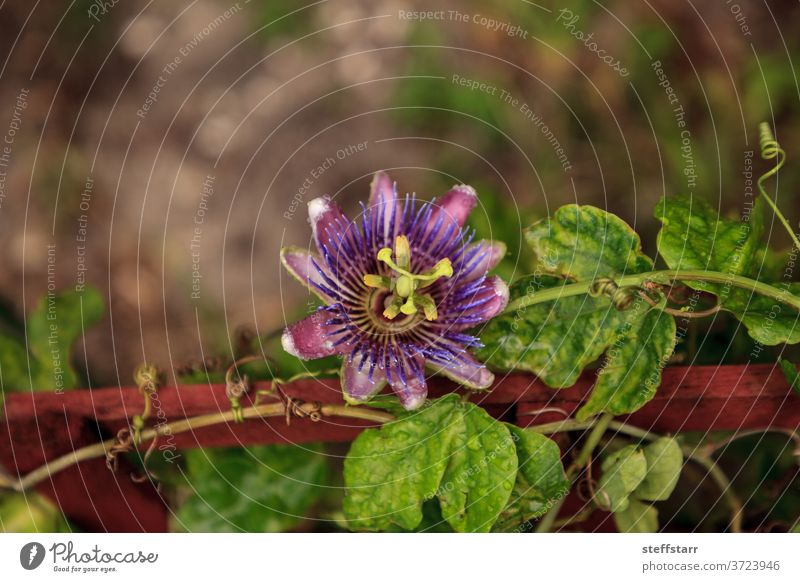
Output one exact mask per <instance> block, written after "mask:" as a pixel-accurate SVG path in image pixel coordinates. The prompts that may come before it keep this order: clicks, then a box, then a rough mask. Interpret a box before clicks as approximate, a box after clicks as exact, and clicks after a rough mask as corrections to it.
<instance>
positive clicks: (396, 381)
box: [389, 356, 428, 410]
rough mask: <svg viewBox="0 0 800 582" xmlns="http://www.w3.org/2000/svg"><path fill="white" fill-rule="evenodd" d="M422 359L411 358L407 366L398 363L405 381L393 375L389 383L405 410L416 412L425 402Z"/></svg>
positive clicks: (426, 391)
mask: <svg viewBox="0 0 800 582" xmlns="http://www.w3.org/2000/svg"><path fill="white" fill-rule="evenodd" d="M424 364H425V362H424V359H423V358H422V357H420V356H414V357H413V363H412V361H411V360H409V361H408V363H407V364H404V363H402V362H401V363H400V365H401V366H404V374H403V376H405V379H403V380H401V379H400V378H398V377H397V374H395V377H394V378H393V379H392V380H391V381H390V382H389V385H391V387H392V390H393V391H394V393H395V394H396V395H397V398H398V399H399V400H400V404H402V405H403V408H405V409H406V410H416V409H417V408H419V407H420V406H422V404H423V403H424V402H425V398H427V396H428V386H427V384H426V383H425V372H424Z"/></svg>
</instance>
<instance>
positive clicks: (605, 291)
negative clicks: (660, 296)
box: [589, 277, 639, 311]
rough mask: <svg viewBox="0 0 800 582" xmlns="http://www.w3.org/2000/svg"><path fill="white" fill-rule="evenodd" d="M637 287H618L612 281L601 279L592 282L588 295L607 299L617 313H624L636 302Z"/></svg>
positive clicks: (606, 278) (605, 278)
mask: <svg viewBox="0 0 800 582" xmlns="http://www.w3.org/2000/svg"><path fill="white" fill-rule="evenodd" d="M638 292H639V287H620V286H619V285H617V283H616V282H615V281H614V280H613V279H609V278H608V277H601V278H599V279H595V280H594V281H592V284H591V285H590V286H589V295H591V296H592V297H602V296H605V297H608V298H609V299H611V303H612V304H613V305H614V307H615V308H616V309H618V310H619V311H625V310H626V309H628V307H630V306H631V305H632V304H633V302H634V301H635V300H636V296H637V293H638Z"/></svg>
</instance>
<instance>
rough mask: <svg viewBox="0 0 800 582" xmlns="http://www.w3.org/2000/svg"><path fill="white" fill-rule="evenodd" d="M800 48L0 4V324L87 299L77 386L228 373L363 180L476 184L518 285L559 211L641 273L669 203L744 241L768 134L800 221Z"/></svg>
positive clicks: (209, 10)
mask: <svg viewBox="0 0 800 582" xmlns="http://www.w3.org/2000/svg"><path fill="white" fill-rule="evenodd" d="M798 31H800V5H798V3H797V2H791V1H788V0H787V1H777V2H769V3H767V2H756V1H748V0H719V1H716V2H704V3H693V2H673V1H668V0H650V1H649V2H629V1H623V0H605V1H603V2H597V1H594V0H589V1H586V0H575V1H572V2H569V3H554V2H549V1H547V0H540V1H537V2H532V1H528V0H503V1H500V2H476V1H461V2H455V1H447V0H437V1H436V2H434V3H433V4H432V3H430V2H413V1H407V2H396V1H390V0H380V1H367V0H348V1H344V0H321V1H318V2H312V3H308V4H305V3H298V2H290V1H288V0H270V1H263V2H262V1H255V0H253V1H250V2H248V1H246V0H239V1H238V2H232V1H229V0H194V1H191V2H182V1H181V2H153V1H151V2H144V1H125V2H116V3H115V2H113V1H106V2H101V1H100V0H92V1H88V0H73V1H71V2H37V3H29V2H21V1H19V0H16V1H14V0H12V1H10V2H9V1H7V2H3V3H2V4H0V79H2V82H1V83H0V133H3V134H4V136H3V137H0V139H3V140H4V141H3V143H2V144H0V172H2V173H1V174H0V248H2V254H1V255H0V256H1V257H2V259H1V262H0V265H2V268H1V269H0V314H1V318H0V326H2V329H4V330H6V331H7V332H8V333H9V334H13V333H16V334H18V335H19V334H24V329H25V326H24V324H23V323H22V322H23V321H24V319H25V317H26V316H27V315H28V314H29V313H30V312H31V311H32V310H34V309H35V307H36V305H37V302H38V301H39V298H41V297H42V296H43V295H45V294H46V293H47V292H48V289H50V290H53V289H55V290H68V289H76V288H77V289H81V288H82V286H84V285H85V286H91V287H93V288H95V289H97V290H98V292H99V295H100V296H101V297H102V301H103V303H104V304H105V309H104V310H103V311H102V315H98V320H99V323H98V324H97V325H95V326H93V327H92V328H91V329H88V330H87V333H86V342H85V344H84V343H81V342H79V345H78V346H77V348H76V349H75V350H74V351H73V354H72V363H73V365H74V367H75V368H76V369H77V370H78V371H79V372H80V374H81V375H83V376H84V378H85V380H86V382H88V383H89V384H90V385H91V386H98V387H99V386H105V385H117V384H120V383H122V384H130V383H132V382H131V375H132V373H133V370H134V368H135V367H136V365H137V364H139V363H140V362H142V361H151V362H155V363H157V364H158V365H159V366H160V367H161V368H162V369H165V370H170V375H171V374H172V372H173V370H172V368H171V366H173V365H175V366H184V365H187V366H188V367H189V368H190V369H191V368H192V366H193V365H194V366H196V364H193V363H196V362H198V361H200V360H202V359H203V358H206V357H208V356H209V355H220V356H221V357H223V358H224V357H227V356H229V355H231V354H232V353H233V352H234V351H235V349H236V342H237V341H238V340H237V337H238V335H239V334H240V330H250V333H254V332H257V333H259V334H263V335H268V334H269V333H270V332H271V330H275V329H280V328H281V327H282V326H283V325H284V323H285V322H286V321H291V320H294V319H296V318H297V317H298V315H299V314H301V313H302V312H304V311H306V310H307V309H308V308H309V300H310V298H309V296H308V293H307V292H306V291H305V290H304V289H302V288H301V287H300V286H299V285H298V284H296V283H295V282H294V281H292V280H290V278H288V277H287V276H286V275H285V274H284V273H282V272H281V269H280V265H279V259H278V251H279V249H280V247H281V246H283V245H286V244H297V245H302V246H305V245H308V244H309V241H310V228H309V226H308V223H307V220H306V203H307V202H308V201H309V200H311V199H312V198H314V197H317V196H320V195H323V194H326V195H330V196H332V197H334V198H336V199H337V200H338V201H339V202H340V204H341V205H342V206H343V207H344V208H345V209H346V210H347V211H349V212H351V213H352V212H354V211H355V209H356V208H357V202H358V201H359V200H363V199H365V198H366V196H367V193H368V187H369V181H370V177H371V174H372V173H373V172H375V171H376V170H379V169H386V170H389V171H390V173H391V175H392V176H393V177H394V178H395V179H396V180H397V181H398V183H399V189H400V190H401V191H402V192H406V191H415V192H417V194H418V195H420V196H422V197H433V196H435V195H439V194H441V193H443V192H444V191H445V190H446V189H447V188H448V187H449V186H451V185H452V184H454V183H467V184H471V185H473V186H474V187H475V188H476V189H477V190H478V192H479V194H480V197H481V198H480V203H481V207H480V209H479V211H478V212H476V213H475V216H474V218H473V224H472V225H473V227H474V228H476V229H477V230H478V232H479V235H480V236H484V237H494V238H500V239H503V240H505V241H506V242H507V243H508V244H509V248H510V254H509V257H508V259H507V260H506V262H505V264H504V265H503V266H502V269H503V273H502V274H503V275H505V276H506V277H508V278H513V277H514V276H516V275H517V274H523V273H525V272H526V266H527V265H526V261H527V258H526V255H525V252H524V250H523V249H522V248H521V246H520V228H521V227H523V226H526V225H527V224H529V223H530V222H531V221H532V220H534V219H535V218H537V217H541V216H544V215H546V214H547V213H549V212H551V211H552V210H553V209H554V208H556V207H558V206H559V205H561V204H564V203H568V202H579V203H582V204H593V205H596V206H599V207H602V208H606V209H608V210H610V211H611V212H614V213H616V214H618V215H620V216H621V217H622V218H624V219H625V220H627V221H628V222H630V223H631V224H632V225H634V227H635V228H636V230H637V231H638V232H640V233H641V234H642V236H643V241H644V246H645V251H646V252H647V253H648V254H650V255H651V256H652V255H654V254H655V232H656V220H655V219H654V218H653V208H654V206H655V204H656V201H657V200H658V199H659V198H660V197H661V196H663V195H669V194H676V193H694V194H697V195H701V196H703V197H706V198H707V199H709V200H710V201H711V202H712V204H714V205H716V206H718V207H719V208H720V211H721V212H723V213H730V214H732V215H736V216H738V215H741V214H742V212H744V210H745V206H746V203H747V196H746V191H747V188H748V180H752V179H754V177H757V176H758V175H759V174H760V173H761V172H762V171H763V169H764V167H765V165H764V163H763V162H762V161H761V160H760V159H759V155H758V123H759V122H760V121H764V120H766V121H769V122H770V123H771V124H773V126H774V127H775V128H776V133H777V137H778V139H779V140H780V142H781V144H782V146H783V147H784V149H785V150H787V152H788V154H789V162H788V165H787V169H786V170H785V171H783V172H782V173H781V175H780V181H779V188H780V189H779V196H778V203H779V205H780V206H781V207H782V208H784V210H786V211H787V212H788V213H789V214H790V215H792V214H793V215H794V216H795V217H796V216H797V214H798V213H797V212H796V210H797V207H798V195H797V192H798V181H800V167H799V166H798V165H797V164H796V163H795V162H794V159H795V158H796V157H797V156H800V116H798V115H797V113H798V98H799V97H800V85H798V79H797V74H798V71H797V62H798V59H800V35H798ZM752 152H755V154H754V155H753V153H752ZM749 173H752V174H753V175H751V174H749ZM749 187H752V182H751V183H750V186H749ZM770 238H771V240H772V244H773V246H774V247H775V248H786V247H788V245H789V241H788V238H787V237H786V235H785V234H784V233H782V232H781V230H780V229H778V228H774V227H773V230H772V232H771V233H770ZM246 337H247V336H246ZM725 341H726V342H727V341H729V339H726V340H725ZM749 347H750V346H749V344H748V346H747V348H746V349H749ZM726 357H733V356H731V353H730V352H726ZM773 360H774V358H773ZM187 363H188V364H187ZM176 374H177V372H176Z"/></svg>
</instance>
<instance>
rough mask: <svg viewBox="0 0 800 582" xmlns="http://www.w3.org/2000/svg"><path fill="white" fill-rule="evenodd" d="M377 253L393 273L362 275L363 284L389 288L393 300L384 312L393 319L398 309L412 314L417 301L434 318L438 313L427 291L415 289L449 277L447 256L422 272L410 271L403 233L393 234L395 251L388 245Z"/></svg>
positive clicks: (409, 259)
mask: <svg viewBox="0 0 800 582" xmlns="http://www.w3.org/2000/svg"><path fill="white" fill-rule="evenodd" d="M393 256H394V259H393V258H392V257H393ZM377 257H378V260H379V261H381V262H383V263H386V265H388V266H389V268H390V269H391V270H392V271H393V272H394V273H393V275H392V276H391V277H384V276H381V275H372V274H367V275H364V284H365V285H367V287H372V288H375V289H385V290H387V291H391V292H392V301H391V303H390V304H389V306H388V307H387V308H386V309H385V310H384V311H383V316H384V317H386V318H387V319H394V318H395V317H397V316H398V315H399V314H400V313H404V314H405V315H414V314H415V313H417V311H418V307H417V305H419V306H420V307H422V311H423V312H424V313H425V318H426V319H427V320H428V321H433V320H435V319H436V318H437V317H438V312H437V310H436V302H435V301H434V300H433V298H432V297H431V296H430V295H429V294H427V293H426V294H421V293H417V292H416V291H417V289H424V288H425V287H429V286H430V285H432V284H433V283H435V282H436V281H437V280H439V279H440V278H442V277H446V278H449V277H452V276H453V265H452V263H451V262H450V259H448V258H444V259H442V260H441V261H439V262H438V263H436V264H435V265H434V266H433V268H431V269H429V270H427V271H425V272H424V273H420V274H415V273H411V272H410V271H409V270H408V269H409V268H410V266H411V245H410V244H409V243H408V238H407V237H406V236H405V235H400V236H398V237H397V238H395V241H394V253H393V252H392V249H390V248H389V247H384V248H382V249H381V250H379V251H378V255H377Z"/></svg>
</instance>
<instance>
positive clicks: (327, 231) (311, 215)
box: [308, 198, 349, 254]
mask: <svg viewBox="0 0 800 582" xmlns="http://www.w3.org/2000/svg"><path fill="white" fill-rule="evenodd" d="M308 221H309V222H310V223H311V231H312V232H313V233H314V240H315V241H316V243H317V249H318V250H319V252H320V254H322V253H323V248H327V249H328V251H329V252H334V251H335V250H336V249H337V248H338V245H339V242H338V240H337V239H336V234H337V233H341V234H344V232H345V230H346V228H347V226H348V225H349V221H348V220H347V218H346V217H345V215H344V214H343V213H342V211H341V210H340V209H339V207H338V206H337V205H336V204H335V203H334V202H332V201H330V200H328V199H327V198H314V199H313V200H312V201H311V202H309V203H308Z"/></svg>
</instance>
